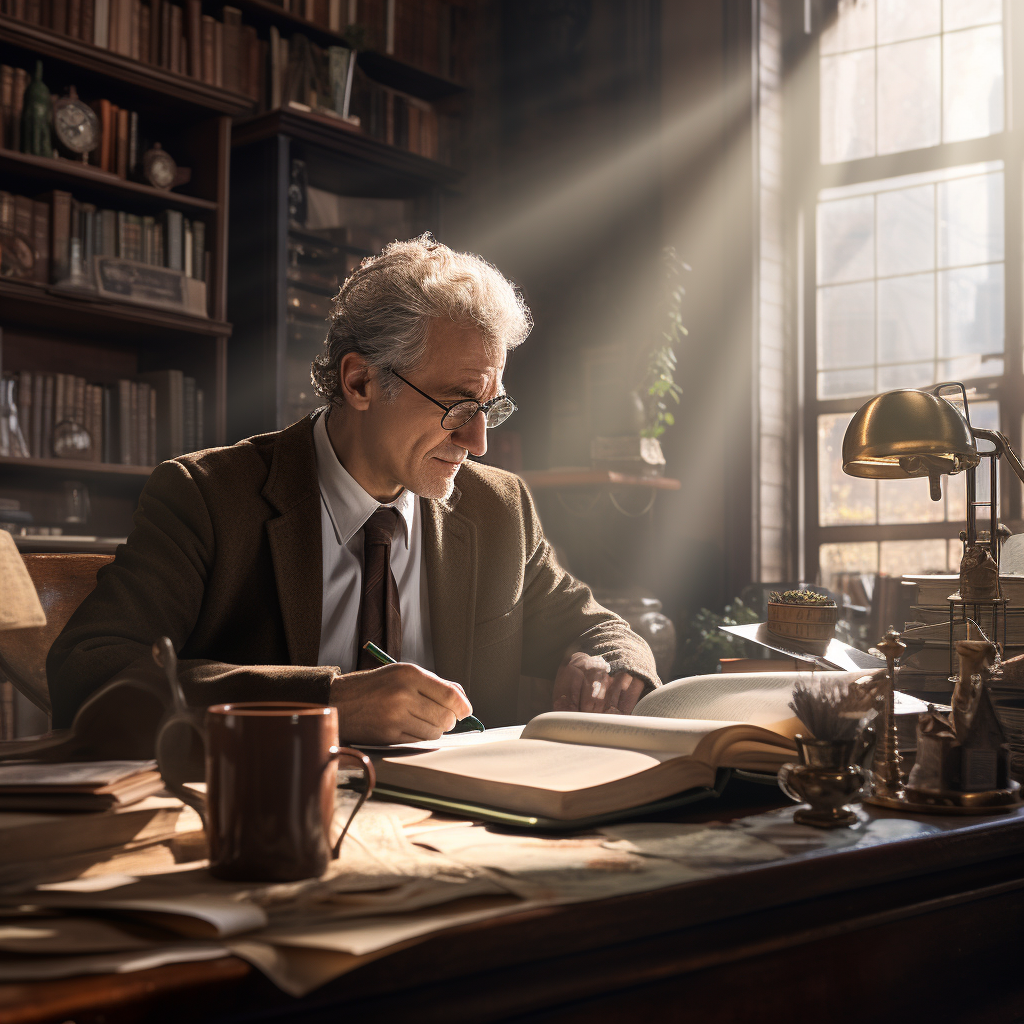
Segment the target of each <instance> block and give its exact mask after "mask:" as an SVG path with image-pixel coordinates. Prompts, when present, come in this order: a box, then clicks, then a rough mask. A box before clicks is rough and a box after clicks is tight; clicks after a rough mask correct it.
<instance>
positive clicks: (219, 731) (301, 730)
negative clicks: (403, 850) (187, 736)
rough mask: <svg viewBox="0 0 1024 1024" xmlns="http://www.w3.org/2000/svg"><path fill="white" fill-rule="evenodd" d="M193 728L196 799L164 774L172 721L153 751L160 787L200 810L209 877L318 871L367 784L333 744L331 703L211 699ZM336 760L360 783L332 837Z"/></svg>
mask: <svg viewBox="0 0 1024 1024" xmlns="http://www.w3.org/2000/svg"><path fill="white" fill-rule="evenodd" d="M193 721H194V720H193ZM179 722H180V719H179ZM181 724H182V725H184V726H187V725H188V724H189V723H187V722H184V723H181ZM201 733H202V737H203V740H204V745H205V748H206V758H205V762H206V772H205V775H206V797H205V799H203V798H202V797H200V796H199V795H198V794H197V793H196V792H195V791H192V790H189V789H188V788H186V787H184V786H182V785H181V779H180V778H174V777H173V776H174V775H175V774H178V773H177V772H176V771H175V770H174V767H172V763H173V762H175V761H176V760H177V758H175V756H174V754H173V752H172V750H170V749H168V748H169V747H170V748H178V749H179V750H180V744H181V739H182V738H183V737H182V731H181V729H178V730H175V728H174V722H173V721H169V722H168V723H166V725H165V728H164V729H163V730H161V734H160V737H159V739H158V743H157V748H158V760H159V761H160V764H161V770H162V771H163V773H164V781H165V782H166V783H167V788H168V789H170V790H171V791H172V792H173V793H175V795H177V796H179V797H180V798H181V799H182V800H184V801H185V802H186V803H188V804H190V805H191V806H192V807H194V808H195V809H196V810H197V811H199V813H200V814H201V815H202V818H203V824H204V826H205V828H206V836H207V840H208V842H209V847H210V872H211V874H214V875H216V876H217V877H218V878H226V879H233V880H244V881H264V882H289V881H295V880H298V879H301V878H314V877H316V876H319V875H322V874H323V873H324V871H325V870H326V868H327V865H328V863H329V861H330V860H331V859H332V858H336V857H337V856H338V854H339V852H340V849H341V841H342V839H344V837H345V834H346V832H347V831H348V827H349V825H350V824H351V822H352V818H353V817H355V814H356V811H358V810H359V808H360V807H361V806H362V804H363V802H364V801H365V800H366V798H367V797H368V796H369V795H370V793H371V792H372V790H373V785H374V781H375V780H374V771H373V765H372V764H371V763H370V760H369V758H368V757H366V755H365V754H362V753H360V752H359V751H358V750H352V749H351V748H349V747H339V746H338V745H337V744H338V711H337V708H333V707H325V706H323V705H319V704H299V703H291V702H285V701H260V702H253V703H237V704H215V705H213V706H212V707H209V708H207V709H206V714H205V716H204V720H203V728H202V730H201ZM161 755H163V756H161ZM345 762H349V763H353V764H354V765H355V766H358V767H359V768H361V769H362V770H363V772H364V776H363V778H364V787H363V792H362V794H361V796H360V799H359V801H358V803H357V804H356V807H355V809H354V810H353V811H352V814H351V815H350V816H349V820H348V822H346V824H345V827H344V829H343V830H342V832H341V835H340V836H339V837H338V840H337V842H335V843H334V844H332V843H331V842H330V838H329V835H330V828H331V822H332V820H333V817H334V797H335V790H336V788H337V770H336V769H337V768H338V767H339V766H340V765H342V764H344V763H345ZM169 769H170V770H169Z"/></svg>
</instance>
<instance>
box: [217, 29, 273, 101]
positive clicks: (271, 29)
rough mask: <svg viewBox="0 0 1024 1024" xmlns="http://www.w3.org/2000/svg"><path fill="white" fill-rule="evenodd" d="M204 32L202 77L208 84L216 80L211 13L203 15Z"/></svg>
mask: <svg viewBox="0 0 1024 1024" xmlns="http://www.w3.org/2000/svg"><path fill="white" fill-rule="evenodd" d="M270 31H271V32H276V31H277V29H275V28H273V27H271V29H270ZM202 33H203V53H202V61H203V74H202V79H203V82H205V83H206V85H213V84H214V83H215V82H216V70H215V64H216V60H215V58H214V52H213V51H214V46H215V40H214V35H215V33H214V20H213V18H212V17H211V16H210V15H209V14H204V15H203V23H202Z"/></svg>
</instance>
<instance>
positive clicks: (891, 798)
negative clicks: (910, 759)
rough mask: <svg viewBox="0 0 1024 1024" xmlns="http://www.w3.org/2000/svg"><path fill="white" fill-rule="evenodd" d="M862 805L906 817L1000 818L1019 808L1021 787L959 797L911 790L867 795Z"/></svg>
mask: <svg viewBox="0 0 1024 1024" xmlns="http://www.w3.org/2000/svg"><path fill="white" fill-rule="evenodd" d="M861 802H862V803H865V804H874V805H875V806H876V807H888V808H889V809H890V810H894V811H905V812H907V813H908V814H954V815H962V814H1001V813H1002V812H1004V811H1009V810H1012V809H1013V808H1014V807H1020V806H1021V803H1022V801H1021V795H1020V783H1018V782H1011V784H1010V786H1009V788H1008V789H985V790H980V791H979V792H977V793H959V792H956V791H955V790H947V789H913V788H911V787H909V786H908V787H906V788H905V789H903V790H902V791H901V792H899V793H895V794H892V795H886V796H882V795H879V796H875V795H873V794H867V795H865V796H863V797H862V798H861Z"/></svg>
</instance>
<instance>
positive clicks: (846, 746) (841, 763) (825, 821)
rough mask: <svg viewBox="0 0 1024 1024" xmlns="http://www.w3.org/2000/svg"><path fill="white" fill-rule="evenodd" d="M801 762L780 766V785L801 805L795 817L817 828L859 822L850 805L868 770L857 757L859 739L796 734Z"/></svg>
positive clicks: (794, 818)
mask: <svg viewBox="0 0 1024 1024" xmlns="http://www.w3.org/2000/svg"><path fill="white" fill-rule="evenodd" d="M795 740H796V746H797V751H798V752H799V754H800V764H784V765H783V766H782V767H781V768H780V769H779V786H780V788H781V789H782V791H783V793H785V794H786V796H788V797H789V798H790V799H791V800H796V801H797V802H798V803H799V804H800V805H801V806H800V807H798V808H797V809H796V810H795V811H794V812H793V820H794V821H795V822H798V823H799V824H801V825H814V826H815V827H816V828H842V827H844V826H847V825H855V824H856V823H857V821H858V820H859V819H858V817H857V812H856V811H855V810H854V809H853V808H852V807H850V805H849V802H850V800H853V799H855V798H856V797H857V796H858V794H859V793H860V791H861V787H862V786H863V785H864V769H863V768H861V767H860V765H858V764H854V761H855V760H856V754H855V751H856V749H857V747H858V741H857V740H812V739H806V738H804V737H803V736H796V737H795Z"/></svg>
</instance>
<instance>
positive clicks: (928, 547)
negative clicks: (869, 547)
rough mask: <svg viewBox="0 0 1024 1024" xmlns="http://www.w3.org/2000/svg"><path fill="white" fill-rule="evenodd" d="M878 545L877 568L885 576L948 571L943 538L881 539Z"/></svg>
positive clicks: (945, 546)
mask: <svg viewBox="0 0 1024 1024" xmlns="http://www.w3.org/2000/svg"><path fill="white" fill-rule="evenodd" d="M879 547H880V548H881V551H880V552H879V560H878V568H879V571H880V572H882V573H885V575H886V576H904V575H906V574H907V573H922V572H947V571H948V564H947V558H948V554H947V545H946V542H945V541H944V540H940V539H936V540H883V541H882V543H881V544H880V545H879Z"/></svg>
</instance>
